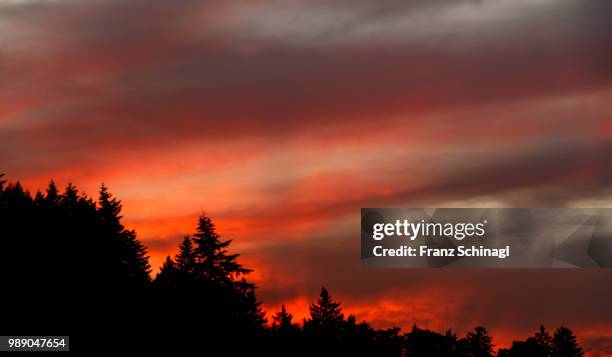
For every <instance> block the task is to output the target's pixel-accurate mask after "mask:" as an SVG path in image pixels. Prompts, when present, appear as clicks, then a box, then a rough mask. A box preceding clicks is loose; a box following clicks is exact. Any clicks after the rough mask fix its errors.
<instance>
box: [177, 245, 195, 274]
mask: <svg viewBox="0 0 612 357" xmlns="http://www.w3.org/2000/svg"><path fill="white" fill-rule="evenodd" d="M175 262H176V269H178V270H179V271H180V272H182V273H184V274H193V273H194V271H195V267H196V255H195V251H194V250H193V243H192V242H191V238H190V237H189V236H185V237H184V238H183V242H182V243H181V245H180V246H179V253H178V254H177V255H176V257H175Z"/></svg>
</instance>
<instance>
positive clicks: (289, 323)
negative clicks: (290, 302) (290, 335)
mask: <svg viewBox="0 0 612 357" xmlns="http://www.w3.org/2000/svg"><path fill="white" fill-rule="evenodd" d="M295 327H296V325H295V324H294V323H293V315H292V314H290V313H289V312H287V309H286V308H285V305H284V304H283V305H281V310H280V311H279V312H277V313H276V314H274V316H272V330H274V331H278V332H281V333H282V332H287V331H290V330H293V329H294V328H295Z"/></svg>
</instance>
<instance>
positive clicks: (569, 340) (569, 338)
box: [553, 326, 584, 357]
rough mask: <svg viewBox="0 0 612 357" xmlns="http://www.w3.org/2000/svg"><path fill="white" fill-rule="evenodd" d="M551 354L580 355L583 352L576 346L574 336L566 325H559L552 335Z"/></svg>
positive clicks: (574, 356) (568, 356)
mask: <svg viewBox="0 0 612 357" xmlns="http://www.w3.org/2000/svg"><path fill="white" fill-rule="evenodd" d="M553 351H554V352H553V356H555V357H582V356H584V352H583V351H582V348H580V347H578V343H577V342H576V336H574V333H573V332H572V330H570V329H568V328H567V327H563V326H561V327H559V328H558V329H557V331H555V334H554V336H553Z"/></svg>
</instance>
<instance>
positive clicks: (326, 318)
mask: <svg viewBox="0 0 612 357" xmlns="http://www.w3.org/2000/svg"><path fill="white" fill-rule="evenodd" d="M343 323H344V314H343V313H342V308H341V307H340V303H339V302H336V301H334V299H333V298H332V297H331V295H330V294H329V292H328V291H327V289H325V287H322V288H321V294H320V295H319V299H318V300H317V302H316V303H315V304H311V305H310V319H309V320H306V321H305V322H304V325H305V328H308V329H311V330H319V331H322V332H324V333H328V334H338V333H339V331H340V329H341V328H342V325H343Z"/></svg>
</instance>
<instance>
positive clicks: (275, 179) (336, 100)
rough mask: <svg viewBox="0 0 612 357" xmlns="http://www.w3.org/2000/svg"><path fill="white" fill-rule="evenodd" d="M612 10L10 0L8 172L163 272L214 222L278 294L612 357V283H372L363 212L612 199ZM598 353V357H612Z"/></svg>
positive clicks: (0, 33) (1, 70) (497, 1)
mask: <svg viewBox="0 0 612 357" xmlns="http://www.w3.org/2000/svg"><path fill="white" fill-rule="evenodd" d="M611 11H612V7H611V5H610V3H609V2H608V1H605V0H594V1H588V2H585V1H577V0H576V1H571V0H560V1H550V0H537V1H536V0H533V1H527V0H520V1H510V0H491V1H468V0H459V1H457V0H453V1H451V0H434V1H431V0H430V1H424V0H423V1H412V2H409V3H408V2H403V1H374V0H352V1H346V0H338V1H334V2H327V1H319V0H315V1H299V0H293V1H282V2H280V1H270V0H262V1H229V2H228V1H192V0H188V1H180V2H166V1H161V0H147V1H145V0H133V1H129V2H125V1H118V0H107V1H102V0H92V1H81V2H80V1H73V0H54V1H51V0H47V1H45V0H0V79H1V84H0V143H2V145H0V171H2V172H5V173H6V174H7V177H8V178H9V179H11V180H21V181H22V182H24V183H25V184H26V185H27V186H28V187H30V188H31V189H32V190H35V189H36V188H44V186H45V185H46V183H47V182H48V181H49V179H51V178H53V179H55V180H56V182H58V183H60V184H66V183H67V182H73V183H75V184H76V185H77V186H78V187H80V188H81V189H82V190H85V191H86V192H88V193H95V192H96V189H97V187H98V185H99V184H100V183H101V182H102V181H103V182H105V183H106V184H107V185H108V186H109V187H111V189H112V190H113V192H114V193H115V194H116V195H117V196H119V198H121V199H122V200H123V202H124V205H125V207H124V215H125V221H126V223H127V225H128V226H129V227H131V228H135V229H136V230H137V232H138V235H139V237H140V238H141V239H142V240H143V241H144V242H145V244H146V245H147V246H148V247H149V252H150V255H151V261H152V264H153V265H154V266H155V267H157V266H158V265H159V264H160V262H161V260H162V259H163V258H164V256H165V255H167V254H173V253H174V251H175V248H176V246H177V244H178V242H179V241H180V238H181V237H182V236H183V235H184V234H189V233H191V232H193V229H194V226H195V223H196V218H197V216H198V214H199V213H201V212H204V211H205V212H206V213H207V214H208V215H210V216H211V217H212V218H213V219H214V220H215V222H216V223H217V225H218V227H219V230H220V232H221V234H222V235H223V236H224V237H226V238H231V239H233V240H234V243H233V247H234V250H235V251H237V252H239V253H242V260H243V262H244V263H245V264H246V265H248V266H249V267H252V268H254V269H255V272H254V274H253V279H254V280H255V281H256V282H257V283H258V285H259V286H260V289H259V295H258V296H259V298H260V299H261V300H263V301H264V304H265V307H266V308H267V309H268V311H270V312H272V311H274V310H276V309H278V308H279V306H280V304H281V303H285V304H286V305H287V306H288V307H289V308H290V310H292V311H293V312H294V313H295V314H296V315H297V316H299V317H302V316H304V315H305V314H306V312H307V305H308V302H310V301H312V300H314V299H315V297H316V295H317V293H318V291H319V289H320V287H321V285H325V286H326V287H328V288H329V289H330V291H331V293H332V295H334V296H336V297H337V298H338V299H339V300H341V301H342V302H343V304H344V306H345V309H346V311H347V312H348V313H354V314H356V315H357V318H358V319H366V320H368V321H370V322H372V323H373V324H374V325H375V326H376V327H386V326H391V325H399V326H401V327H403V328H409V327H410V326H411V325H412V324H413V323H415V322H416V323H418V324H419V325H421V326H423V327H429V328H433V329H437V330H441V329H445V328H448V327H451V328H454V329H457V330H459V332H460V333H464V332H465V331H466V330H467V329H469V328H472V327H474V326H475V325H476V324H483V325H485V326H486V327H488V328H489V329H490V330H491V331H492V333H493V335H494V336H495V337H496V340H495V342H496V343H497V344H500V345H506V344H507V343H508V342H509V341H510V340H511V339H512V338H519V337H520V338H523V337H526V336H527V335H528V334H531V333H532V332H533V331H535V330H536V328H537V327H538V326H539V324H540V323H544V324H546V325H547V326H549V328H551V329H552V328H553V327H556V326H558V325H561V324H567V325H569V326H570V327H572V328H573V329H575V330H576V332H577V333H578V335H579V338H580V340H581V342H582V344H583V345H584V346H585V347H586V348H587V349H588V350H591V351H592V352H594V351H599V352H597V353H601V354H603V355H605V354H609V355H612V304H610V303H609V301H612V289H610V287H609V286H610V283H612V272H611V271H609V270H576V271H566V270H555V271H540V270H538V271H532V270H512V271H507V270H504V271H497V270H495V271H482V270H473V271H470V270H466V271H464V270H461V271H449V270H441V271H437V270H436V271H434V270H368V269H364V268H362V267H361V265H360V261H359V252H358V249H359V248H358V247H359V242H358V240H359V238H358V237H359V231H358V227H359V224H358V219H359V218H358V217H359V209H360V208H361V207H395V206H405V207H425V206H427V207H465V206H469V207H537V206H539V207H559V206H568V207H610V206H611V203H612V187H611V185H610V182H612V171H611V169H612V166H611V164H610V159H609V158H610V157H612V141H611V140H610V139H611V138H612V107H611V105H610V103H611V101H612V65H611V63H612V51H610V43H612V25H610V21H609V14H610V12H611ZM594 355H596V353H594Z"/></svg>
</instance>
